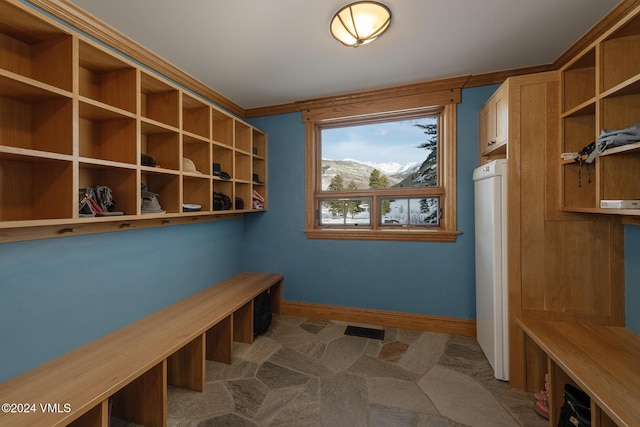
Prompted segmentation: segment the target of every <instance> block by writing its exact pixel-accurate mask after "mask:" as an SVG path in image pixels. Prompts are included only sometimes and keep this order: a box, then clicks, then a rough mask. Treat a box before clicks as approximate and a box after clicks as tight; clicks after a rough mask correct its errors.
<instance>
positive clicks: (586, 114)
mask: <svg viewBox="0 0 640 427" xmlns="http://www.w3.org/2000/svg"><path fill="white" fill-rule="evenodd" d="M561 74H562V109H561V122H562V151H563V152H566V153H571V152H579V151H580V150H581V149H582V148H583V147H585V146H587V145H588V144H590V143H591V142H596V144H597V141H598V136H599V134H600V132H601V131H602V130H603V129H607V130H613V129H622V128H626V127H628V126H631V125H634V124H637V123H640V8H636V9H635V11H633V12H632V13H630V14H629V15H628V16H626V17H625V18H624V19H622V20H621V21H620V22H619V23H618V24H617V25H615V26H614V27H613V28H611V29H610V30H609V31H608V32H606V33H605V34H604V35H603V36H602V37H600V38H599V39H598V40H596V41H595V42H594V43H593V44H592V45H591V46H590V47H589V48H587V49H586V50H585V51H583V52H582V53H581V54H579V55H578V56H577V57H576V58H574V59H573V60H572V61H571V62H570V63H568V64H567V65H566V66H565V67H564V68H562V70H561ZM585 159H586V156H582V158H581V159H578V160H572V159H569V160H558V161H559V162H560V164H561V165H562V180H563V181H562V187H561V188H562V189H561V192H562V204H563V209H564V210H565V211H572V212H591V213H605V214H620V215H636V216H637V215H640V209H602V208H601V207H600V201H602V200H620V199H640V174H638V170H640V142H636V143H632V144H629V145H625V146H621V147H617V148H611V149H607V150H605V151H603V152H602V153H600V154H598V155H597V156H596V158H595V161H594V162H593V163H592V164H586V163H585Z"/></svg>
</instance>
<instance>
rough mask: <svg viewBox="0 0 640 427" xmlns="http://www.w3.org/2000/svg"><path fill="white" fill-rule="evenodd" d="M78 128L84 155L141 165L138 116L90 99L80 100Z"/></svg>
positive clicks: (80, 147) (80, 145) (80, 146)
mask: <svg viewBox="0 0 640 427" xmlns="http://www.w3.org/2000/svg"><path fill="white" fill-rule="evenodd" d="M78 130H79V154H80V157H83V158H91V159H99V160H107V161H112V162H120V163H128V164H131V165H135V164H137V162H138V159H137V154H136V153H137V149H136V146H137V127H136V119H135V118H134V116H129V115H126V114H123V113H121V112H118V111H115V110H111V109H108V108H103V106H101V105H95V104H94V103H91V102H90V101H86V102H80V105H79V120H78Z"/></svg>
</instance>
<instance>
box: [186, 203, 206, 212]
mask: <svg viewBox="0 0 640 427" xmlns="http://www.w3.org/2000/svg"><path fill="white" fill-rule="evenodd" d="M200 210H202V205H199V204H197V203H183V204H182V212H200Z"/></svg>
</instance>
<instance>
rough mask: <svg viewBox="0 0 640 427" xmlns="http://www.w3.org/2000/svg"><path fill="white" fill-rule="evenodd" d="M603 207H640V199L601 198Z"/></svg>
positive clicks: (601, 206)
mask: <svg viewBox="0 0 640 427" xmlns="http://www.w3.org/2000/svg"><path fill="white" fill-rule="evenodd" d="M600 208H601V209H640V200H600Z"/></svg>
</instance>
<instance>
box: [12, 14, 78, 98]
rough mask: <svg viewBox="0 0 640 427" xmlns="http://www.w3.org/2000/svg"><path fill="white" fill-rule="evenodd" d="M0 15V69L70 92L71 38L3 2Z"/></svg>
mask: <svg viewBox="0 0 640 427" xmlns="http://www.w3.org/2000/svg"><path fill="white" fill-rule="evenodd" d="M0 16H2V17H3V18H2V25H1V26H0V69H4V70H7V71H10V72H11V73H15V74H18V75H20V76H23V77H26V78H28V79H33V80H36V81H38V82H42V83H45V84H48V85H51V86H55V87H57V88H60V89H64V90H66V91H69V92H70V91H72V88H73V80H72V78H73V77H72V76H73V73H72V70H73V47H72V46H73V37H72V36H71V35H70V34H68V33H67V32H66V31H62V30H61V29H60V28H57V27H55V26H53V25H51V24H49V23H48V22H45V21H44V20H41V19H39V18H37V17H35V16H33V15H31V14H29V13H28V12H26V11H22V10H17V9H16V8H14V7H13V6H11V5H9V4H7V3H5V2H3V3H2V4H0Z"/></svg>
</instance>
